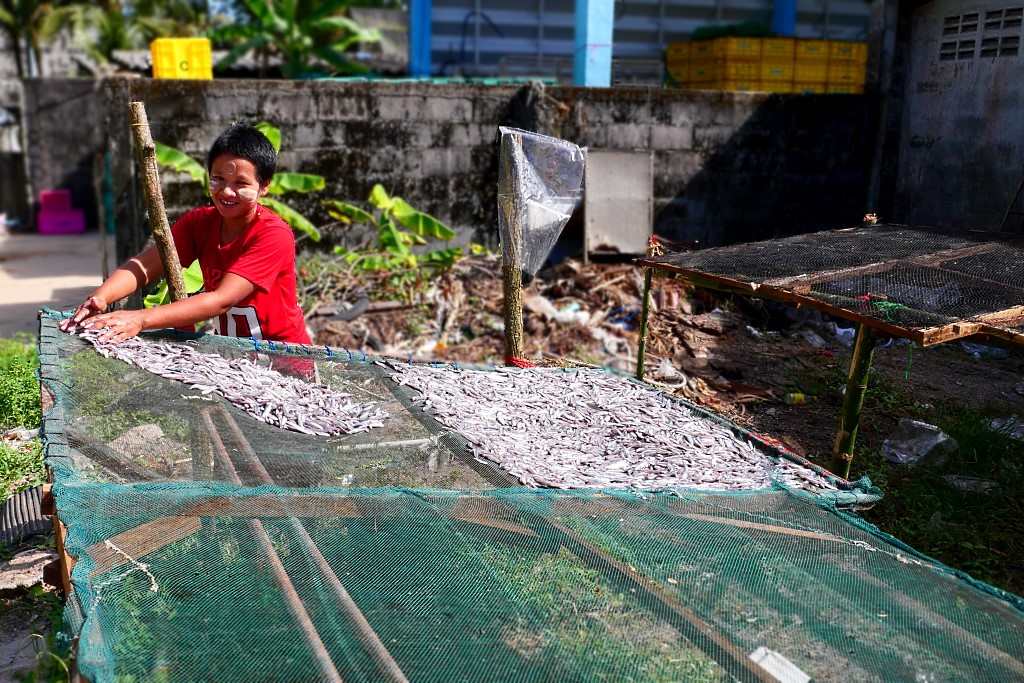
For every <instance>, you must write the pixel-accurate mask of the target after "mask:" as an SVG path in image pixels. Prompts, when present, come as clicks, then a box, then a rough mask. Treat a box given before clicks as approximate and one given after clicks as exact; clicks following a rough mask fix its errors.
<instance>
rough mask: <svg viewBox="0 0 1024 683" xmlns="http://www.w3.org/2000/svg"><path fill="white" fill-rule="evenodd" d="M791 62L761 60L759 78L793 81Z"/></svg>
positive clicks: (763, 79)
mask: <svg viewBox="0 0 1024 683" xmlns="http://www.w3.org/2000/svg"><path fill="white" fill-rule="evenodd" d="M793 74H794V68H793V62H767V61H766V62H762V63H761V80H762V81H786V82H789V83H791V82H792V81H793V77H794V76H793Z"/></svg>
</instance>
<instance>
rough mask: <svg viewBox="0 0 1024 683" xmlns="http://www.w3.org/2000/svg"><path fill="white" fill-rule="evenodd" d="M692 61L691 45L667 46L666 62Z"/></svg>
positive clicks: (670, 44)
mask: <svg viewBox="0 0 1024 683" xmlns="http://www.w3.org/2000/svg"><path fill="white" fill-rule="evenodd" d="M689 59H690V44H689V43H682V42H681V43H669V44H668V45H666V46H665V61H667V62H686V61H689Z"/></svg>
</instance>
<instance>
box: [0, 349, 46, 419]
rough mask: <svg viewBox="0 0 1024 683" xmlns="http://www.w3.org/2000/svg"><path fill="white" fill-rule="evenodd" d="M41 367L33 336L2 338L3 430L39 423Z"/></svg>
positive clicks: (0, 411)
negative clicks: (39, 377)
mask: <svg viewBox="0 0 1024 683" xmlns="http://www.w3.org/2000/svg"><path fill="white" fill-rule="evenodd" d="M38 368H39V359H38V358H37V357H36V350H35V344H34V342H33V341H32V339H31V337H28V336H27V335H22V336H18V337H15V338H13V339H0V431H3V430H7V429H12V428H14V427H26V428H29V429H35V428H36V427H38V426H39V420H40V418H41V415H40V412H39V381H38V380H37V379H36V373H37V371H38Z"/></svg>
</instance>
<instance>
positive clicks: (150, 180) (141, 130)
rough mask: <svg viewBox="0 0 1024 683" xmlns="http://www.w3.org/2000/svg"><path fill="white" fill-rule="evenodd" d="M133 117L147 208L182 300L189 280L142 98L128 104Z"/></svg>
mask: <svg viewBox="0 0 1024 683" xmlns="http://www.w3.org/2000/svg"><path fill="white" fill-rule="evenodd" d="M128 110H129V117H130V119H131V129H132V139H133V140H134V142H135V152H136V154H138V156H139V164H140V166H141V167H142V168H141V170H142V185H143V189H144V190H145V193H146V212H147V213H148V214H149V229H150V232H152V234H153V241H154V242H156V248H157V251H158V252H160V262H161V263H162V264H163V266H164V278H166V279H167V287H168V289H169V291H170V295H171V301H180V300H182V299H184V298H185V297H186V296H188V295H187V294H186V293H185V281H184V279H183V278H182V275H181V263H180V262H179V261H178V251H177V250H176V249H175V248H174V239H173V238H172V237H171V228H170V225H169V224H168V222H167V211H166V210H165V209H164V198H163V193H162V192H161V191H160V169H159V168H157V164H156V145H155V144H153V136H152V134H151V133H150V132H149V119H148V118H147V117H146V105H145V104H144V103H142V102H130V103H129V104H128Z"/></svg>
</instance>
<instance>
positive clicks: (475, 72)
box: [431, 0, 869, 83]
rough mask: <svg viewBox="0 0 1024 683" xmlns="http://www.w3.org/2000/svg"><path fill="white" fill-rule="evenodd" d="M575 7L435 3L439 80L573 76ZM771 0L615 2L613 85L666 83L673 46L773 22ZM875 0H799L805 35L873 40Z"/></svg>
mask: <svg viewBox="0 0 1024 683" xmlns="http://www.w3.org/2000/svg"><path fill="white" fill-rule="evenodd" d="M574 7H575V3H574V2H573V0H434V2H433V14H432V17H431V19H432V20H431V25H432V38H431V48H432V53H431V58H432V62H433V73H434V75H437V76H457V75H465V76H523V75H530V76H545V77H553V78H558V79H560V80H563V81H568V80H570V79H571V77H572V47H573V10H574ZM771 13H772V2H771V0H631V1H630V2H616V3H615V17H616V20H615V46H614V52H613V59H614V60H615V64H614V65H613V72H614V73H613V80H614V81H615V82H618V83H626V82H648V83H649V82H658V81H660V76H661V55H662V50H663V48H664V46H665V44H667V43H670V42H672V41H675V40H683V39H685V38H687V37H688V36H689V35H690V34H691V33H692V32H693V31H694V30H695V29H697V28H700V27H702V26H709V25H714V24H733V23H738V22H744V21H760V22H763V23H765V24H770V23H771ZM868 15H869V3H868V2H867V0H798V15H797V35H798V36H800V37H803V38H836V39H845V40H866V39H867V32H868Z"/></svg>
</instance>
